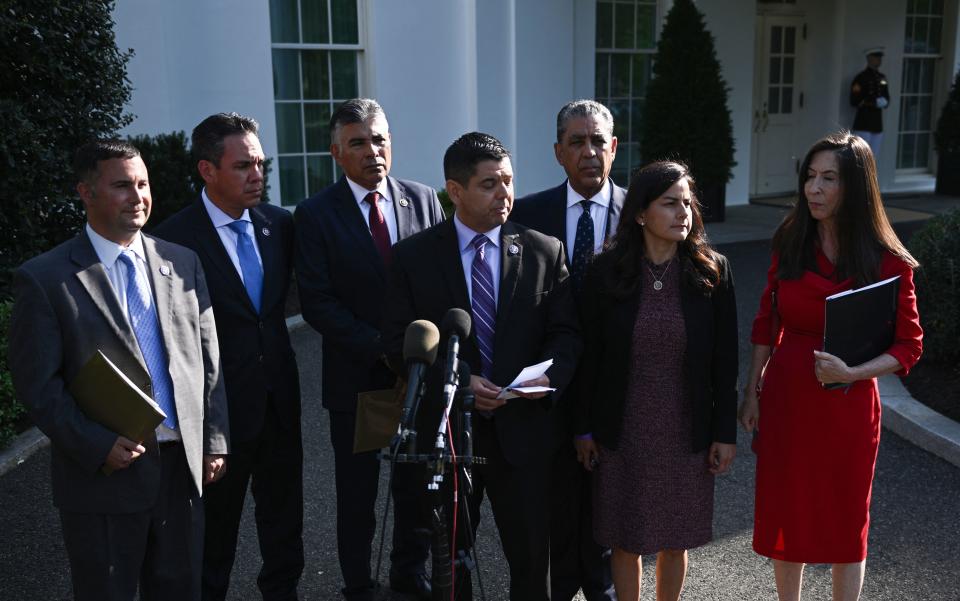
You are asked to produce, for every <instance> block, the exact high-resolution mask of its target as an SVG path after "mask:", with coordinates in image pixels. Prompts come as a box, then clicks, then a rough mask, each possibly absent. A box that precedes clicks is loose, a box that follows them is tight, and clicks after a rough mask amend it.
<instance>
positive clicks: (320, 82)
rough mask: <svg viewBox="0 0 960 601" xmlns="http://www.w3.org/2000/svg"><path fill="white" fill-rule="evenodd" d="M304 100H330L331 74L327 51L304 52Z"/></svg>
mask: <svg viewBox="0 0 960 601" xmlns="http://www.w3.org/2000/svg"><path fill="white" fill-rule="evenodd" d="M300 57H301V60H302V61H303V98H304V99H305V100H319V99H324V100H325V99H327V98H330V73H329V72H328V67H327V51H326V50H303V51H301V54H300Z"/></svg>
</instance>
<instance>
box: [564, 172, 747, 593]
mask: <svg viewBox="0 0 960 601" xmlns="http://www.w3.org/2000/svg"><path fill="white" fill-rule="evenodd" d="M693 188H694V182H693V179H692V178H691V176H690V172H689V171H688V170H687V168H686V166H684V165H682V164H680V163H676V162H671V161H661V162H657V163H653V164H651V165H648V166H646V167H644V168H643V169H641V170H639V171H637V172H636V173H635V174H634V176H633V179H632V181H631V183H630V188H629V190H628V192H627V198H626V202H625V205H624V209H623V218H622V219H621V220H620V224H619V227H618V228H617V232H616V235H615V236H614V238H613V240H612V241H611V243H610V246H609V248H608V249H606V250H605V252H603V253H602V254H601V255H599V256H598V257H597V258H596V260H595V261H594V262H593V264H592V265H591V267H590V270H589V271H588V273H587V276H586V278H585V281H584V285H583V299H582V303H581V310H582V319H583V336H584V343H585V348H584V355H583V357H584V358H583V361H582V363H581V368H580V373H579V376H578V377H579V386H580V394H579V398H580V399H581V403H580V406H579V410H578V416H579V417H578V432H579V434H578V436H577V440H576V441H575V442H576V445H577V456H578V459H579V460H580V461H581V463H583V465H584V467H585V468H586V469H588V470H591V471H594V472H595V475H594V479H593V482H594V537H595V538H596V539H597V542H598V543H600V544H601V545H603V546H606V547H610V548H612V549H613V557H612V560H611V568H612V570H613V580H614V585H615V587H616V590H617V597H618V598H619V599H620V601H633V600H638V599H639V598H640V575H641V562H640V556H641V555H643V554H646V553H657V599H658V600H661V601H662V600H668V599H679V598H680V592H681V590H682V588H683V581H684V577H685V575H686V568H687V551H686V550H687V549H691V548H694V547H697V546H700V545H703V544H706V543H707V542H709V541H710V540H711V539H712V537H713V530H712V522H713V484H714V482H713V477H714V475H715V474H720V473H723V472H725V471H727V470H728V469H729V468H730V464H731V462H732V461H733V458H734V455H735V454H736V432H737V428H736V419H737V418H736V405H737V390H736V388H737V374H738V365H737V309H736V301H735V298H734V292H733V277H732V275H731V273H730V266H729V263H728V262H727V260H726V258H724V257H723V256H722V255H720V254H718V253H717V252H715V251H714V250H713V249H712V248H710V246H709V245H708V244H707V241H706V236H705V234H704V230H703V221H702V219H701V217H700V210H699V207H698V205H697V202H696V199H695V198H694V196H693Z"/></svg>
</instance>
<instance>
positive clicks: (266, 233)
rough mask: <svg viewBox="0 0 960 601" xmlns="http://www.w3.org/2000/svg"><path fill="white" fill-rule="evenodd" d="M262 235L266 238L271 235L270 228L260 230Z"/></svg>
mask: <svg viewBox="0 0 960 601" xmlns="http://www.w3.org/2000/svg"><path fill="white" fill-rule="evenodd" d="M260 233H261V234H263V235H264V236H269V235H270V228H268V227H265V228H263V229H262V230H260Z"/></svg>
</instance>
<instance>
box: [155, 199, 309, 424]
mask: <svg viewBox="0 0 960 601" xmlns="http://www.w3.org/2000/svg"><path fill="white" fill-rule="evenodd" d="M250 219H251V220H252V221H253V229H254V232H255V234H256V240H257V247H258V249H259V250H260V258H261V260H262V262H263V294H262V296H261V299H260V313H259V314H258V313H257V311H256V309H254V307H253V303H252V302H251V301H250V297H249V296H248V295H247V290H246V288H244V286H243V280H242V279H241V278H240V274H239V273H237V270H236V268H235V267H234V266H233V263H232V262H231V261H230V256H229V255H227V251H226V249H225V248H224V247H223V242H222V241H221V240H220V236H219V235H218V234H217V231H216V229H215V228H214V227H213V222H212V221H211V220H210V215H209V214H208V213H207V209H206V207H204V206H203V200H202V199H201V198H199V197H198V198H197V200H196V202H194V203H193V204H191V205H189V206H187V207H186V208H184V209H182V210H180V211H179V212H177V213H176V214H175V215H173V216H171V217H170V218H169V219H167V220H166V221H164V222H163V223H161V224H160V225H159V226H158V227H157V229H156V230H155V232H154V234H155V235H157V236H159V237H161V238H165V239H167V240H169V241H171V242H176V243H177V244H181V245H183V246H186V247H188V248H190V249H192V250H194V251H195V252H196V253H197V255H199V256H200V261H201V262H202V263H203V268H204V271H205V272H206V275H207V285H208V286H209V288H210V298H211V300H212V302H213V314H214V317H215V318H216V322H217V333H218V334H219V340H220V357H221V359H222V361H223V372H224V380H225V381H226V389H227V401H228V403H229V405H230V433H231V437H232V439H233V440H234V441H236V442H245V441H249V440H253V439H254V438H256V437H257V436H258V435H259V434H260V431H261V429H262V428H263V419H264V414H265V412H266V409H267V402H268V399H272V402H273V403H274V406H275V410H276V412H277V415H278V417H279V418H280V421H281V423H283V424H289V425H291V427H292V426H293V425H297V426H299V421H300V377H299V375H298V372H297V362H296V359H295V357H294V352H293V348H292V347H291V346H290V336H289V334H288V333H287V325H286V318H285V316H284V309H285V305H286V300H287V291H288V290H289V288H290V278H291V275H292V270H293V217H292V215H290V212H289V211H287V210H285V209H281V208H279V207H275V206H272V205H269V204H260V205H257V206H256V207H253V208H252V209H250Z"/></svg>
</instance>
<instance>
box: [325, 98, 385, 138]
mask: <svg viewBox="0 0 960 601" xmlns="http://www.w3.org/2000/svg"><path fill="white" fill-rule="evenodd" d="M374 117H383V118H384V119H386V115H385V114H384V113H383V107H382V106H380V104H379V103H378V102H377V101H376V100H374V99H372V98H351V99H350V100H348V101H346V102H344V103H343V104H341V105H340V106H338V107H337V109H336V110H335V111H333V115H331V116H330V139H331V140H333V143H334V144H336V142H337V133H338V132H339V131H340V128H341V127H343V126H344V125H349V124H351V123H363V122H365V121H367V120H368V119H373V118H374Z"/></svg>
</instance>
